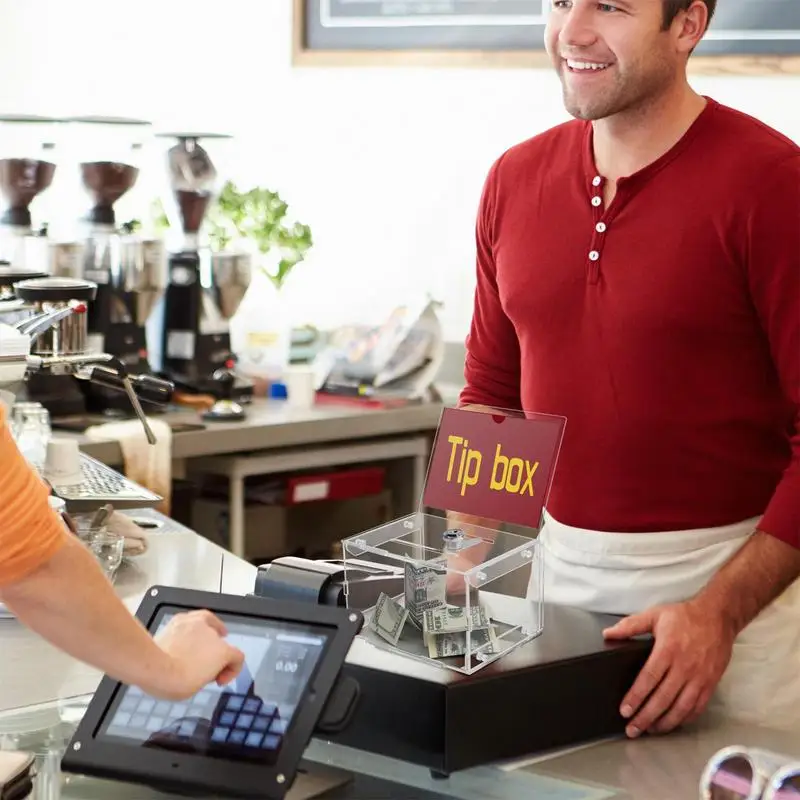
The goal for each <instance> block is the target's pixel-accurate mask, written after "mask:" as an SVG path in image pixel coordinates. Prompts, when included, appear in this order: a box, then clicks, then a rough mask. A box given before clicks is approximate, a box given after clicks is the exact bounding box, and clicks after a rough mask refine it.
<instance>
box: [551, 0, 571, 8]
mask: <svg viewBox="0 0 800 800" xmlns="http://www.w3.org/2000/svg"><path fill="white" fill-rule="evenodd" d="M571 5H572V0H553V8H569V7H570V6H571Z"/></svg>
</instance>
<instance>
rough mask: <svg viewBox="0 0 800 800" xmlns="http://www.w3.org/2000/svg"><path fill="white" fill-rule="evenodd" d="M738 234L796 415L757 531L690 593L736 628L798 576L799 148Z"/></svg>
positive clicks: (775, 359)
mask: <svg viewBox="0 0 800 800" xmlns="http://www.w3.org/2000/svg"><path fill="white" fill-rule="evenodd" d="M744 236H745V241H744V244H743V250H744V253H745V260H746V263H747V265H748V268H747V273H748V274H747V277H748V282H749V286H750V293H751V296H752V298H753V302H754V305H755V308H756V312H757V313H758V316H759V319H760V321H761V325H762V327H763V329H764V332H765V334H766V337H767V341H768V342H769V347H770V352H771V354H772V359H773V362H774V363H775V369H776V372H777V375H778V378H779V380H780V384H781V386H782V388H783V391H784V393H785V395H786V398H787V400H788V402H789V405H790V407H791V408H793V409H794V415H795V418H794V430H793V434H792V436H791V438H790V446H791V453H792V456H791V461H790V463H789V466H788V467H787V469H786V471H785V472H784V474H783V477H782V479H781V481H780V483H779V484H778V486H777V488H776V489H775V493H774V494H773V496H772V500H771V501H770V503H769V505H768V506H767V508H766V510H765V513H764V516H763V518H762V520H761V522H760V524H759V530H758V532H757V533H756V534H755V535H754V536H753V537H752V538H751V539H750V541H749V542H748V543H747V544H746V545H745V546H744V547H743V548H742V550H741V551H740V552H739V553H738V554H737V555H736V556H735V557H734V558H733V559H732V560H731V561H730V562H729V563H728V564H727V565H726V566H725V567H723V569H722V570H720V572H719V573H718V574H717V575H716V576H715V577H714V578H713V579H712V581H711V582H710V583H709V585H708V586H707V587H706V589H705V590H704V591H702V592H701V593H700V595H699V597H698V598H697V599H698V601H699V602H701V603H702V604H703V605H706V606H707V607H708V608H710V609H713V610H714V611H716V612H718V613H721V614H723V615H724V616H725V618H726V619H727V620H728V622H729V624H730V625H731V626H732V628H733V630H734V632H735V633H736V634H738V633H739V632H740V631H741V630H742V629H743V628H744V627H745V626H746V625H748V624H749V623H750V622H751V621H752V620H753V619H754V618H755V617H756V616H758V614H759V613H760V612H761V611H762V610H763V609H764V608H765V607H766V606H768V605H769V604H770V603H771V602H772V601H773V600H775V598H777V597H778V596H779V595H780V594H781V593H782V592H783V591H784V590H785V589H786V588H787V587H788V586H789V585H790V584H792V583H793V582H794V581H795V580H796V579H797V578H798V577H800V155H795V156H794V157H793V158H790V159H789V160H788V161H786V162H785V163H783V164H780V165H779V166H778V167H777V168H776V170H775V175H774V177H773V179H772V181H765V182H764V185H762V186H760V187H759V194H758V198H757V201H756V202H755V203H754V204H753V207H752V210H751V211H750V213H749V215H748V218H747V220H746V225H745V226H744Z"/></svg>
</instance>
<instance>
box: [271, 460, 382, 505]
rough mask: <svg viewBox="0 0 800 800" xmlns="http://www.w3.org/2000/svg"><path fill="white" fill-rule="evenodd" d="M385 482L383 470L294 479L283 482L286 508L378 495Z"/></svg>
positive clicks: (342, 471) (350, 470) (327, 474)
mask: <svg viewBox="0 0 800 800" xmlns="http://www.w3.org/2000/svg"><path fill="white" fill-rule="evenodd" d="M385 481H386V470H385V469H384V468H383V467H364V468H363V469H343V470H338V471H336V472H325V473H320V474H317V475H298V476H293V477H291V478H288V479H287V481H286V505H298V504H299V503H312V502H315V501H317V500H348V499H349V498H351V497H364V496H365V495H369V494H379V493H380V492H382V491H383V488H384V484H385Z"/></svg>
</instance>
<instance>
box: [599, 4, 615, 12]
mask: <svg viewBox="0 0 800 800" xmlns="http://www.w3.org/2000/svg"><path fill="white" fill-rule="evenodd" d="M598 5H599V7H600V10H601V11H619V9H618V8H617V7H616V6H613V5H611V3H599V4H598Z"/></svg>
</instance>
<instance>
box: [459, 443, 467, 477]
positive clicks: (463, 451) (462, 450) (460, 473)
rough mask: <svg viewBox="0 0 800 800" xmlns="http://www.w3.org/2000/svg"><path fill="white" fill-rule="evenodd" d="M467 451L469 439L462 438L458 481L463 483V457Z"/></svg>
mask: <svg viewBox="0 0 800 800" xmlns="http://www.w3.org/2000/svg"><path fill="white" fill-rule="evenodd" d="M468 451H469V439H464V447H463V448H462V449H461V461H460V462H459V464H458V482H459V483H461V484H463V481H464V459H465V458H466V457H467V452H468Z"/></svg>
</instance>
